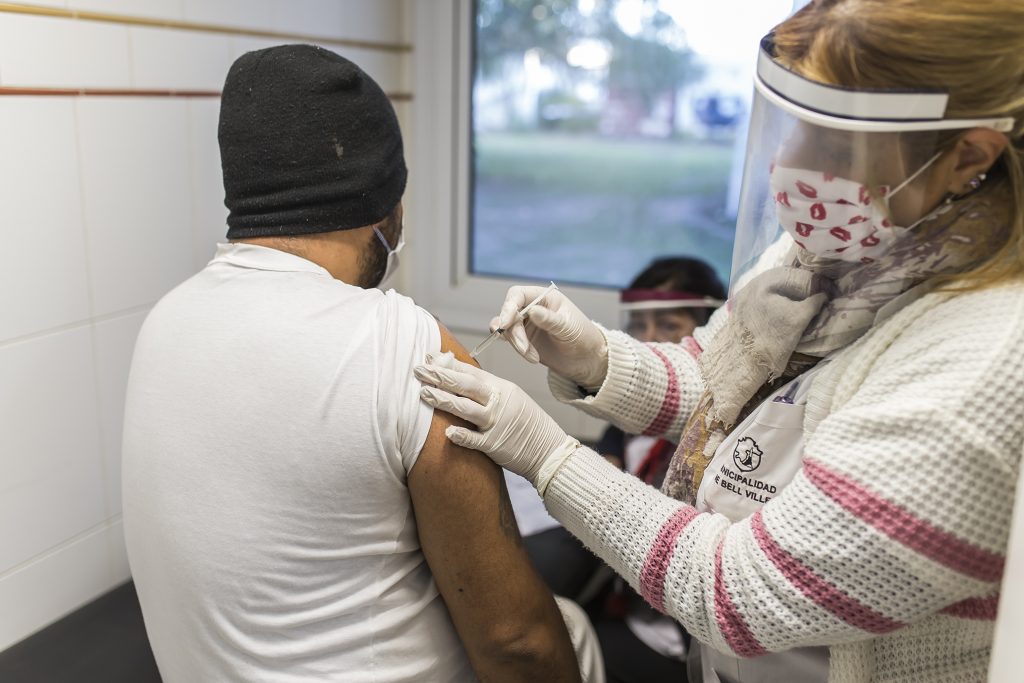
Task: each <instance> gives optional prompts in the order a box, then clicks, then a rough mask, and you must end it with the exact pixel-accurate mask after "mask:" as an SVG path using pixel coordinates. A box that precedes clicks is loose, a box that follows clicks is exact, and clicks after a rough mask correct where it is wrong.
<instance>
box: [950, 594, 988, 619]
mask: <svg viewBox="0 0 1024 683" xmlns="http://www.w3.org/2000/svg"><path fill="white" fill-rule="evenodd" d="M998 609H999V596H998V595H993V596H991V597H988V598H968V599H966V600H961V601H960V602H955V603H953V604H952V605H949V606H948V607H944V608H942V609H941V610H939V613H940V614H945V615H946V616H950V617H959V618H961V619H977V620H978V621H995V618H996V611H997V610H998Z"/></svg>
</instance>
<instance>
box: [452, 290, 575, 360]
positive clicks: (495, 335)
mask: <svg viewBox="0 0 1024 683" xmlns="http://www.w3.org/2000/svg"><path fill="white" fill-rule="evenodd" d="M555 289H558V285H556V284H555V283H554V282H552V283H551V284H550V285H549V286H548V287H547V288H546V289H545V290H544V291H543V292H541V293H540V295H539V296H537V298H535V299H534V300H533V301H531V302H530V303H528V304H527V305H526V306H525V307H523V309H522V310H521V311H519V312H518V313H517V314H516V316H515V320H514V322H513V323H512V324H513V325H514V324H515V323H517V322H521V321H523V320H526V316H527V315H528V314H529V312H530V309H531V308H533V307H534V306H536V305H537V304H539V303H540V302H541V299H543V298H544V297H546V296H547V295H548V294H549V293H550V292H551V291H553V290H555ZM511 326H512V325H509V326H508V327H511ZM505 329H507V328H502V327H498V328H496V329H495V330H494V331H493V332H491V333H490V334H489V335H487V338H486V339H484V340H483V341H482V342H480V343H479V344H477V347H476V348H475V349H473V350H472V351H470V352H469V355H470V356H472V357H473V358H476V357H477V356H479V355H480V354H481V353H483V352H484V349H486V348H487V347H488V346H490V345H491V344H493V343H494V340H495V339H497V338H498V337H500V336H501V335H502V334H503V333H504V332H505Z"/></svg>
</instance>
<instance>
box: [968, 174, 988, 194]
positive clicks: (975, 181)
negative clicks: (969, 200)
mask: <svg viewBox="0 0 1024 683" xmlns="http://www.w3.org/2000/svg"><path fill="white" fill-rule="evenodd" d="M987 177H988V176H987V175H986V174H984V173H979V174H978V175H976V176H974V177H973V178H971V179H970V180H968V181H967V186H968V187H969V188H971V189H970V190H967V191H966V192H964V194H967V192H974V191H975V190H977V189H978V188H979V187H981V183H982V181H984V180H985V178H987Z"/></svg>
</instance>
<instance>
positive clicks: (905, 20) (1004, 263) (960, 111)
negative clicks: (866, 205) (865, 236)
mask: <svg viewBox="0 0 1024 683" xmlns="http://www.w3.org/2000/svg"><path fill="white" fill-rule="evenodd" d="M775 48H776V56H777V58H778V59H779V60H780V61H781V62H782V63H783V64H785V65H786V66H788V67H789V68H792V69H793V70H795V71H797V72H798V73H801V74H802V75H804V76H806V77H808V78H811V79H813V80H816V81H820V82H824V83H832V84H835V85H843V86H848V87H861V88H922V87H925V88H927V87H932V88H942V89H945V90H947V91H948V92H949V103H948V105H947V109H946V116H947V117H949V118H984V117H996V116H1012V117H1014V119H1015V121H1016V122H1015V125H1014V128H1013V130H1012V131H1010V132H1009V133H1007V138H1008V139H1009V144H1008V145H1007V146H1006V149H1005V150H1004V152H1003V153H1002V155H1001V157H1000V159H999V161H998V162H997V163H996V164H995V165H994V166H993V167H992V172H991V173H990V174H989V180H988V182H987V183H986V185H988V187H987V188H984V189H983V190H981V192H992V191H993V190H994V189H996V188H995V186H996V185H998V184H1000V183H1002V184H1006V185H1008V186H1009V192H1008V196H1009V197H1010V202H1011V206H1010V207H1008V208H1009V210H1010V220H1011V223H1012V225H1011V230H1010V237H1009V239H1008V240H1007V242H1006V243H1005V244H1004V245H1003V246H1002V247H1001V248H1000V249H999V250H998V251H996V252H995V253H993V254H991V255H990V256H989V257H988V258H987V259H986V260H985V261H983V262H982V263H981V264H979V265H977V266H976V267H975V268H973V269H972V270H970V271H969V272H966V273H961V274H959V275H957V276H955V277H953V278H951V279H950V281H951V282H953V283H955V285H956V286H958V287H964V288H968V289H975V288H978V287H982V286H986V285H990V284H994V283H997V282H1000V281H1002V280H1005V279H1009V278H1013V277H1020V276H1022V275H1024V2H1022V1H1021V0H815V1H814V2H812V3H811V4H809V5H807V6H806V7H804V8H803V9H801V10H800V11H799V12H797V13H796V14H794V15H793V16H792V17H790V18H789V19H788V20H786V21H785V22H783V23H782V24H780V25H779V26H778V27H776V29H775ZM953 140H955V136H954V137H953ZM953 140H951V141H953Z"/></svg>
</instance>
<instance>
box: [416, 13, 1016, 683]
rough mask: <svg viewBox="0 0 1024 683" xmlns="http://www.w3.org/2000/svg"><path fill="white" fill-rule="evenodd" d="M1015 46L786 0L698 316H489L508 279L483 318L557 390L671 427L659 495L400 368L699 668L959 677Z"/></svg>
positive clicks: (1002, 379) (517, 302) (544, 432)
mask: <svg viewBox="0 0 1024 683" xmlns="http://www.w3.org/2000/svg"><path fill="white" fill-rule="evenodd" d="M1022 45H1024V5H1022V4H1021V3H1020V2H1017V1H1016V0H990V1H988V2H974V1H973V0H885V1H884V2H883V1H881V0H833V1H821V2H815V3H813V4H811V5H809V6H807V7H805V8H804V9H803V10H801V11H800V12H798V13H797V14H796V15H794V16H793V17H792V18H791V19H789V20H787V21H786V22H784V23H783V24H782V25H780V26H779V27H777V28H776V30H775V31H774V32H773V33H772V34H770V35H769V36H768V37H766V39H765V40H764V41H763V42H762V45H761V51H760V55H759V61H758V68H757V77H756V82H755V86H756V88H755V102H754V109H753V111H752V122H751V130H750V143H749V146H748V155H747V161H746V167H745V172H744V189H743V192H742V197H741V215H740V217H739V219H738V223H737V237H736V246H735V253H734V259H733V262H734V268H733V271H734V272H733V277H732V287H731V292H730V301H729V303H728V304H727V305H726V306H725V307H723V308H722V309H720V310H719V311H718V312H716V314H715V315H714V316H713V317H712V319H711V321H710V322H709V323H708V324H707V325H706V326H704V327H701V328H699V329H697V330H696V331H695V332H694V334H693V336H692V337H691V338H688V339H685V340H684V341H683V343H681V344H641V343H638V342H636V341H633V340H631V339H630V338H629V337H628V336H627V335H625V334H623V333H621V332H616V331H608V330H604V329H602V328H600V327H599V326H597V325H596V324H594V323H592V322H591V321H590V320H589V319H588V318H587V317H586V316H585V315H583V314H582V313H581V312H580V311H579V310H578V309H577V308H576V307H575V306H574V305H573V304H572V303H571V302H570V301H569V300H568V299H567V298H565V297H564V296H563V295H561V294H560V293H559V292H552V293H551V294H550V295H549V296H547V297H546V298H545V299H544V301H543V302H542V304H541V305H540V306H538V307H537V308H535V309H534V310H533V311H531V313H530V315H529V318H528V319H527V321H526V322H525V324H523V323H516V324H514V325H513V324H512V321H513V320H514V318H515V315H516V313H517V312H518V311H519V310H520V309H521V308H522V307H523V306H524V305H525V304H526V303H527V302H528V301H530V300H532V298H533V297H534V296H536V294H537V293H539V291H540V289H539V288H530V287H515V288H513V289H512V290H510V291H509V294H508V297H507V298H506V301H505V304H504V306H503V307H502V309H501V312H500V314H499V316H498V317H497V318H496V319H495V320H494V321H492V329H494V328H504V327H505V326H508V329H507V331H506V332H505V335H506V337H507V338H508V339H509V341H510V342H511V343H512V344H513V345H514V346H515V347H516V348H517V350H519V351H520V353H522V354H523V355H524V356H525V357H527V359H529V360H533V361H539V362H541V363H543V364H544V365H546V366H547V367H548V368H549V369H550V374H549V378H550V387H551V390H552V392H553V393H554V395H555V396H556V397H558V398H559V399H560V400H562V401H565V402H568V403H572V404H574V405H577V406H578V407H580V408H581V409H582V410H585V411H586V412H588V413H591V414H593V415H596V416H599V417H601V418H603V419H606V420H610V421H611V422H613V423H615V424H617V425H618V426H619V427H621V428H622V429H624V430H625V431H627V432H630V433H647V434H653V435H666V436H667V438H669V439H672V440H674V441H679V443H680V446H679V448H678V450H677V452H676V454H675V456H674V459H673V461H672V465H671V466H670V470H669V474H668V476H667V478H666V481H665V484H664V486H663V487H662V490H661V492H659V491H657V490H655V489H653V488H650V487H648V486H645V485H644V484H642V483H641V482H639V481H638V480H636V479H634V478H631V477H630V476H629V475H627V474H624V473H622V472H621V471H619V470H617V469H616V468H614V467H612V466H611V465H609V464H607V463H606V462H605V461H604V460H603V459H602V458H601V457H600V456H598V455H597V454H595V453H593V452H592V451H590V450H589V449H587V448H585V447H581V446H580V445H579V443H578V442H577V441H576V440H574V439H572V438H571V437H568V436H566V434H565V433H564V432H563V431H562V430H561V429H560V428H559V427H558V425H557V424H556V423H555V422H554V421H553V420H552V419H551V418H549V417H548V416H547V415H546V414H545V413H544V412H543V411H542V410H541V409H540V408H539V407H538V406H537V405H536V404H535V403H534V402H533V400H532V399H530V397H529V396H527V395H526V394H525V393H524V392H523V391H522V390H521V389H519V388H518V387H517V386H515V385H514V384H512V383H511V382H508V381H506V380H503V379H500V378H498V377H495V376H493V375H491V374H488V373H486V372H484V371H482V370H478V369H476V368H473V367H470V366H466V365H462V364H457V363H456V364H455V365H454V367H445V366H444V365H443V364H437V363H428V364H427V365H426V366H423V367H421V368H420V369H418V370H417V374H418V376H419V377H420V378H421V380H422V381H423V382H424V384H425V385H426V386H425V387H424V390H423V396H424V400H426V401H427V402H428V403H431V404H432V405H434V406H436V407H438V408H440V409H443V410H447V411H450V412H452V413H455V414H457V415H459V416H461V417H463V418H465V419H467V420H468V421H469V422H471V423H472V424H474V425H475V426H476V428H475V429H464V428H453V429H452V430H450V433H449V438H451V439H452V440H453V441H455V442H456V443H459V444H461V445H465V446H468V447H470V448H474V449H478V450H481V451H483V452H485V453H487V454H488V455H489V456H490V457H491V458H492V459H494V460H495V461H496V462H497V463H499V464H500V465H502V466H504V467H506V468H508V469H510V470H513V471H515V472H517V473H519V474H522V475H523V476H524V477H526V478H527V479H528V480H530V481H531V482H532V483H533V484H534V485H535V486H536V487H537V489H538V491H539V492H540V493H541V495H542V496H543V498H544V501H545V504H546V505H547V507H548V509H549V510H550V511H551V513H552V514H553V515H554V516H555V517H556V518H557V519H558V520H559V521H561V522H562V523H563V524H564V525H565V526H566V528H568V529H569V530H570V531H572V532H573V533H574V534H575V535H577V536H578V537H579V538H580V539H582V540H583V541H584V542H585V543H586V545H587V546H589V547H590V548H591V549H593V550H594V551H595V552H596V553H597V554H599V555H600V556H601V557H602V558H603V559H605V560H606V561H607V562H608V563H609V564H610V565H611V566H612V567H613V568H615V569H616V571H617V572H619V573H620V574H621V575H622V576H623V577H625V578H626V579H627V580H628V581H629V582H630V583H631V584H632V585H633V586H634V587H636V588H637V590H638V591H639V592H640V593H641V594H642V595H643V596H644V597H645V598H646V599H647V600H648V601H649V602H650V603H651V604H652V605H653V606H655V607H656V608H658V609H660V610H662V611H664V612H666V613H667V614H669V615H670V616H672V617H673V618H675V619H677V620H678V621H679V622H680V623H681V624H682V625H683V626H684V627H685V628H686V630H687V631H689V632H690V633H691V634H692V635H693V636H694V637H695V638H696V639H697V640H699V641H701V642H702V643H704V644H705V645H706V646H707V647H706V648H704V652H705V655H706V659H705V661H704V671H705V674H706V680H715V679H714V678H713V677H712V675H713V674H718V675H719V677H720V678H721V679H722V680H744V681H748V680H767V679H771V678H772V676H773V675H774V680H800V678H799V677H798V676H796V675H793V676H789V677H787V675H786V674H785V673H783V674H781V677H780V673H779V671H775V673H774V674H771V673H765V671H766V670H770V669H771V665H769V666H767V667H766V668H765V669H759V668H758V666H757V663H758V662H763V661H769V662H770V661H773V660H770V659H769V660H766V659H762V657H763V656H764V655H766V654H767V653H776V652H782V651H787V652H783V654H782V655H781V656H782V658H783V659H782V664H781V666H783V667H786V666H794V667H796V666H802V665H799V664H795V663H794V662H793V661H790V660H787V659H786V656H787V655H791V654H792V651H793V649H794V648H806V647H809V646H827V647H828V652H827V657H825V658H824V659H825V660H827V662H828V663H827V666H828V668H829V670H830V673H829V677H830V680H835V681H861V680H873V681H954V680H957V681H961V680H984V678H985V676H986V670H987V664H988V658H989V652H990V646H991V639H992V631H993V624H994V619H995V613H996V606H997V604H998V594H999V585H1000V579H1001V576H1002V571H1003V563H1004V556H1005V552H1006V542H1007V534H1008V527H1009V519H1010V513H1011V508H1012V504H1013V503H1012V502H1013V496H1014V491H1013V490H1012V488H1013V484H1012V482H1014V481H1016V480H1017V472H1018V470H1019V467H1020V460H1021V452H1022V447H1024V353H1021V349H1022V348H1024V281H1022V277H1024V168H1022V160H1021V151H1022V147H1024V139H1022V130H1024V50H1022V49H1021V46H1022ZM804 652H807V651H806V650H805V651H804ZM738 658H757V659H753V660H749V661H748V662H747V666H746V668H744V667H743V666H741V665H739V664H737V662H738ZM805 659H806V660H807V661H808V662H812V663H811V664H809V665H808V668H806V669H800V672H801V673H800V676H806V677H808V679H813V678H814V677H815V676H819V675H821V674H820V672H817V670H816V669H815V668H814V665H813V661H814V659H815V657H814V655H813V651H811V654H808V655H807V657H806V658H805ZM785 671H789V670H788V669H783V672H785ZM793 671H796V669H793ZM759 677H760V678H759Z"/></svg>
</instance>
